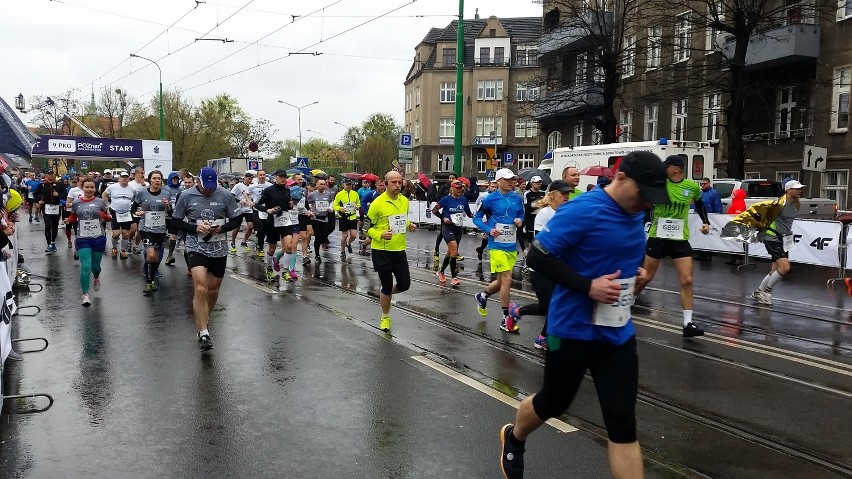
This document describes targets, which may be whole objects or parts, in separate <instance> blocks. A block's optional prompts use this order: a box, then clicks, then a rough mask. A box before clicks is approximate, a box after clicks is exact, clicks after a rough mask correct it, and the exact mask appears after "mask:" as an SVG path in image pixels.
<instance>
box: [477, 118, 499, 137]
mask: <svg viewBox="0 0 852 479" xmlns="http://www.w3.org/2000/svg"><path fill="white" fill-rule="evenodd" d="M495 123H496V124H495ZM502 133H503V118H502V117H499V116H498V117H494V116H478V117H476V136H487V137H492V136H491V135H492V134H496V136H498V137H499V136H501V134H502ZM492 138H493V137H492Z"/></svg>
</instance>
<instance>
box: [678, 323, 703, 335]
mask: <svg viewBox="0 0 852 479" xmlns="http://www.w3.org/2000/svg"><path fill="white" fill-rule="evenodd" d="M696 336H704V330H703V329H701V328H699V327H698V326H696V325H695V323H692V322H690V323H687V324H686V326H684V327H683V337H684V338H694V337H696Z"/></svg>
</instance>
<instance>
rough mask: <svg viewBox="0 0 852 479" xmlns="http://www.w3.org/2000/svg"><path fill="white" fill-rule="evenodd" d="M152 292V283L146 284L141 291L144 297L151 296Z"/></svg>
mask: <svg viewBox="0 0 852 479" xmlns="http://www.w3.org/2000/svg"><path fill="white" fill-rule="evenodd" d="M153 292H154V283H152V282H147V283H145V288H143V289H142V293H143V294H145V295H148V294H151V293H153Z"/></svg>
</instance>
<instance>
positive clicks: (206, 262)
mask: <svg viewBox="0 0 852 479" xmlns="http://www.w3.org/2000/svg"><path fill="white" fill-rule="evenodd" d="M186 265H187V266H189V269H192V268H195V267H196V266H203V267H204V268H207V272H208V273H210V274H212V275H213V276H215V277H217V278H224V277H225V269H226V267H227V265H228V257H227V256H221V257H213V258H211V257H210V256H207V255H204V254H201V253H198V252H195V251H190V252H189V253H187V255H186Z"/></svg>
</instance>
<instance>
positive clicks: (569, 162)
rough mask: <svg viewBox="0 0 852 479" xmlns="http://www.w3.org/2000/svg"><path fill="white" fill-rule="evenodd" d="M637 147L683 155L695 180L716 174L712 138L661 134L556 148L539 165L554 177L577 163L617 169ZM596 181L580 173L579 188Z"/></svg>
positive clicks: (663, 157)
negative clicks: (681, 138) (653, 138)
mask: <svg viewBox="0 0 852 479" xmlns="http://www.w3.org/2000/svg"><path fill="white" fill-rule="evenodd" d="M634 151H650V152H651V153H654V154H656V155H657V156H659V157H660V159H661V160H665V159H666V157H667V156H670V155H678V156H682V157H683V159H684V161H685V162H686V169H685V170H684V172H685V173H686V177H687V178H692V179H693V180H696V181H698V180H700V179H701V178H704V177H708V178H709V177H712V175H713V171H714V167H713V158H714V157H715V151H714V149H713V146H712V145H711V144H710V143H709V142H706V141H678V140H669V139H666V138H660V139H659V140H657V141H636V142H626V143H611V144H609V145H591V146H578V147H577V148H571V147H567V148H557V149H555V150H553V151H552V152H550V153H549V154H548V155H545V158H544V159H543V160H541V164H540V165H539V167H538V169H540V170H542V171H544V172H546V173H547V174H548V175H550V177H551V178H552V179H554V180H556V179H560V178H562V170H564V169H565V168H567V167H569V166H574V167H577V168H579V169H580V171H582V170H583V169H584V168H588V167H590V166H605V167H607V168H610V169H613V170H614V169H616V168H617V167H618V163H619V162H620V161H621V159H622V158H623V157H624V156H626V155H627V154H628V153H631V152H634ZM548 156H549V158H548ZM596 183H597V176H588V175H581V176H580V185H579V186H578V188H579V189H580V191H586V189H587V185H594V184H596Z"/></svg>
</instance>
